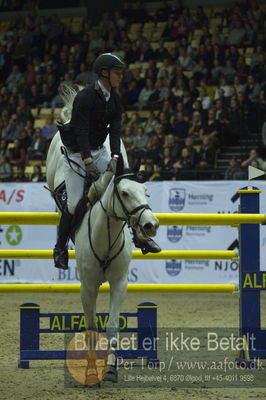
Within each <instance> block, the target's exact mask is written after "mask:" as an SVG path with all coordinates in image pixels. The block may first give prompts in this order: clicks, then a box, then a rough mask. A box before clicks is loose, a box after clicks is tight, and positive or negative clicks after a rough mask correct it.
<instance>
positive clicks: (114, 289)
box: [104, 274, 127, 382]
mask: <svg viewBox="0 0 266 400" xmlns="http://www.w3.org/2000/svg"><path fill="white" fill-rule="evenodd" d="M109 283H110V306H109V319H108V322H107V325H106V334H107V338H108V341H109V346H110V352H109V356H108V360H107V373H106V374H105V377H104V380H105V381H111V382H117V360H116V355H115V350H116V348H117V343H118V340H119V337H118V332H119V316H120V310H121V305H122V302H123V300H124V298H125V295H126V292H127V274H125V276H124V277H123V278H122V279H120V280H117V281H115V280H109Z"/></svg>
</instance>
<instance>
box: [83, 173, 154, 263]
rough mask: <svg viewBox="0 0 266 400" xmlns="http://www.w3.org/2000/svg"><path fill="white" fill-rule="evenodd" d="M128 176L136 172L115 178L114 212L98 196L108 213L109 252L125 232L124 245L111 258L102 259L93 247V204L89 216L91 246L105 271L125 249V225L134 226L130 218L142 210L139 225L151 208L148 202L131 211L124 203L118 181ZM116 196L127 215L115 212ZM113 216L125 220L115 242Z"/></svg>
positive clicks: (138, 220)
mask: <svg viewBox="0 0 266 400" xmlns="http://www.w3.org/2000/svg"><path fill="white" fill-rule="evenodd" d="M128 176H134V174H124V175H121V176H119V177H117V178H115V179H114V193H113V212H112V213H110V212H109V211H108V210H106V208H105V207H104V205H103V203H102V201H101V198H100V196H98V201H99V202H100V205H101V207H102V209H103V211H104V212H105V214H106V216H107V231H108V246H109V248H108V252H110V251H111V250H112V248H113V247H114V245H115V244H116V242H117V240H118V239H119V237H120V235H121V234H123V242H122V245H121V246H120V248H119V250H118V251H117V252H116V253H115V255H114V256H112V257H111V258H109V257H106V258H105V259H104V260H102V259H101V258H100V257H99V256H98V254H97V253H96V251H95V249H94V248H93V245H92V237H91V212H92V209H93V206H92V207H91V209H90V212H89V218H88V233H89V242H90V246H91V249H92V252H93V254H94V256H95V258H96V259H97V260H98V261H99V263H100V266H101V267H102V268H103V271H105V270H106V268H108V266H109V265H110V264H111V262H112V261H113V260H114V259H115V258H116V257H118V255H119V254H120V253H121V251H122V250H123V248H124V246H125V233H124V227H125V225H126V224H127V225H128V226H129V227H130V228H132V226H131V224H130V218H131V217H132V216H133V215H134V214H136V213H137V212H138V211H140V210H142V211H141V213H140V214H139V216H138V219H137V225H138V224H139V222H140V219H141V217H142V214H143V213H144V211H145V210H150V209H151V208H150V206H149V205H148V204H147V203H146V204H141V205H139V206H138V207H135V208H134V209H133V210H131V211H128V210H127V208H126V206H125V204H124V203H123V201H122V199H121V196H120V194H119V191H118V189H117V183H118V182H119V181H120V180H121V179H122V178H126V177H128ZM93 184H94V188H95V191H96V192H97V187H96V185H95V183H94V182H93ZM115 198H117V199H118V201H119V203H120V205H121V207H122V210H123V212H124V213H125V216H126V217H119V216H118V215H116V213H115ZM95 204H96V203H95ZM95 204H94V205H95ZM111 218H114V219H116V220H118V221H123V222H124V223H123V225H122V228H121V229H120V231H119V233H118V235H117V237H116V239H115V240H114V242H113V243H111V226H110V219H111Z"/></svg>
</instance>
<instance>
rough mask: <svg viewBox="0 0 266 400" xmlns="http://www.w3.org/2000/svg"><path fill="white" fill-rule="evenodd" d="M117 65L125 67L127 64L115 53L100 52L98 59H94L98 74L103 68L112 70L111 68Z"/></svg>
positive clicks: (94, 66)
mask: <svg viewBox="0 0 266 400" xmlns="http://www.w3.org/2000/svg"><path fill="white" fill-rule="evenodd" d="M115 67H116V68H125V67H126V64H125V62H124V61H123V60H122V58H121V57H119V56H117V55H115V54H113V53H103V54H100V55H99V56H98V57H97V58H96V60H95V61H94V64H93V70H94V72H96V74H98V75H99V73H100V72H101V71H102V70H103V69H108V70H110V69H111V68H115Z"/></svg>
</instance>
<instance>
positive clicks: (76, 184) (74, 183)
mask: <svg viewBox="0 0 266 400" xmlns="http://www.w3.org/2000/svg"><path fill="white" fill-rule="evenodd" d="M67 154H68V157H69V159H70V160H73V161H74V162H75V163H77V164H78V165H76V164H74V163H71V161H70V165H69V162H68V160H67V158H66V156H63V157H64V176H65V182H66V191H67V208H68V211H69V213H70V214H72V215H73V214H74V213H75V208H76V206H77V204H78V202H79V200H80V199H81V197H82V196H83V191H84V182H85V180H84V178H83V177H82V176H85V164H84V161H83V160H82V158H81V155H80V153H72V152H70V151H69V150H67ZM91 154H92V157H93V162H94V163H95V164H96V166H97V168H98V170H99V171H100V172H104V171H105V170H106V168H107V165H108V163H109V161H110V159H111V157H110V155H109V153H108V152H107V150H106V148H105V147H102V148H101V149H100V150H92V151H91ZM71 167H72V168H73V169H72V168H71ZM75 171H77V172H78V173H79V174H80V175H82V176H79V175H78V174H77V173H76V172H75Z"/></svg>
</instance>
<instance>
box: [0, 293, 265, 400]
mask: <svg viewBox="0 0 266 400" xmlns="http://www.w3.org/2000/svg"><path fill="white" fill-rule="evenodd" d="M108 298H109V296H108V295H107V294H100V295H99V298H98V311H101V312H106V311H108ZM265 300H266V299H265V298H263V303H264V306H265V307H266V301H265ZM142 301H153V302H155V303H157V304H158V305H159V309H158V325H159V327H178V326H183V327H202V326H205V327H237V326H238V307H239V299H238V295H236V294H234V295H231V294H212V295H210V294H182V295H181V294H180V295H177V294H164V295H158V294H128V295H127V297H126V300H125V302H124V304H123V308H122V311H128V312H135V311H136V306H137V304H139V303H140V302H142ZM25 302H34V303H38V304H40V305H41V311H42V312H81V311H82V308H81V302H80V297H79V295H78V294H49V295H48V294H0V304H1V321H0V400H12V399H20V400H24V399H25V400H26V399H27V400H33V399H34V400H35V399H39V398H42V399H44V400H46V399H47V400H48V399H49V400H50V399H52V398H55V399H57V400H60V399H62V400H63V399H64V400H68V399H77V400H81V399H88V398H89V399H99V398H101V399H107V398H108V399H111V400H112V399H115V400H131V399H132V400H138V399H143V400H148V399H153V400H157V399H162V398H163V399H164V400H168V399H186V400H189V399H193V400H195V399H199V400H201V399H202V400H203V399H204V400H206V399H207V400H208V399H214V400H216V399H217V400H218V399H239V398H241V400H246V399H258V398H261V399H265V398H266V389H262V388H253V387H250V388H248V389H247V388H245V389H239V388H237V389H236V388H234V389H232V388H219V389H204V388H202V389H199V388H195V389H194V388H192V389H179V388H161V389H151V388H144V387H140V388H134V389H133V388H130V389H129V388H128V389H120V388H116V387H115V386H108V387H102V388H100V389H86V388H85V389H84V388H66V387H65V385H64V362H63V361H32V362H31V367H30V369H26V370H23V369H18V368H17V364H18V353H19V305H20V304H22V303H25ZM265 307H264V309H265ZM62 336H63V335H53V334H49V335H47V337H46V338H45V344H46V345H49V348H54V349H55V348H63V338H62ZM265 374H266V373H265ZM265 386H266V375H265Z"/></svg>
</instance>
